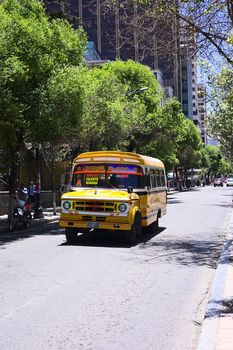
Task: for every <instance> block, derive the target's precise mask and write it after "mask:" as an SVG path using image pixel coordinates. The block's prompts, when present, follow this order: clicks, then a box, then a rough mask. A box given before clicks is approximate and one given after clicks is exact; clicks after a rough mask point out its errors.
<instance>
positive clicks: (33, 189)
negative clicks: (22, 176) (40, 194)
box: [28, 181, 36, 205]
mask: <svg viewBox="0 0 233 350" xmlns="http://www.w3.org/2000/svg"><path fill="white" fill-rule="evenodd" d="M35 195H36V185H35V184H34V182H33V181H30V185H29V188H28V197H29V201H30V203H31V204H33V205H34V204H35Z"/></svg>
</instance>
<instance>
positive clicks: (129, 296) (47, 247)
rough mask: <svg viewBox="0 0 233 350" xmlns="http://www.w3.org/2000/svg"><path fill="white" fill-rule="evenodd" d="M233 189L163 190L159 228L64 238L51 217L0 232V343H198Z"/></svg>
mask: <svg viewBox="0 0 233 350" xmlns="http://www.w3.org/2000/svg"><path fill="white" fill-rule="evenodd" d="M232 195H233V190H232V189H231V188H225V187H224V188H213V187H204V188H200V189H197V190H194V191H189V192H183V193H177V194H173V195H170V196H169V200H168V202H169V204H168V214H167V215H166V217H164V218H163V219H162V220H161V221H160V230H159V233H158V234H157V235H153V234H147V235H143V236H142V237H141V238H140V239H139V240H138V241H137V244H136V245H134V246H132V247H128V246H126V245H124V243H123V241H121V240H120V239H119V237H109V236H108V235H104V236H96V235H94V236H80V237H79V239H78V242H77V244H76V245H67V244H66V243H65V237H64V234H63V230H60V229H59V228H58V227H57V224H56V223H50V224H48V225H47V226H42V227H39V226H38V225H36V226H34V227H32V228H31V230H30V231H29V232H28V233H27V234H25V233H24V232H23V231H22V230H19V231H17V232H15V233H11V234H5V235H1V237H0V349H1V350H19V349H20V350H29V349H30V350H31V349H34V350H41V349H43V350H47V349H52V350H55V349H56V350H57V349H62V350H74V349H75V350H81V349H82V350H119V349H124V350H194V349H196V346H197V343H198V338H199V334H200V331H201V325H202V321H203V317H204V313H205V308H206V303H207V301H208V297H209V290H210V286H211V282H212V280H213V277H214V273H215V268H216V264H217V262H218V257H219V255H220V252H221V249H222V246H223V242H224V237H225V233H226V232H225V231H226V225H227V223H228V221H229V219H230V214H231V210H232V207H231V204H232Z"/></svg>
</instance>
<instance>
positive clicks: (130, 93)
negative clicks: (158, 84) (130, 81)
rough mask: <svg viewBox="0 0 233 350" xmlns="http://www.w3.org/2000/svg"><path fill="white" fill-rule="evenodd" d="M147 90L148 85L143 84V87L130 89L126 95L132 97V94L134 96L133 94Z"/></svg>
mask: <svg viewBox="0 0 233 350" xmlns="http://www.w3.org/2000/svg"><path fill="white" fill-rule="evenodd" d="M147 90H148V87H147V86H144V87H142V88H140V89H137V90H133V91H130V92H129V93H128V94H127V95H128V96H129V97H132V96H134V95H139V94H141V93H143V92H145V91H147Z"/></svg>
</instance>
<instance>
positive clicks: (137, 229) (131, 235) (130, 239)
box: [125, 212, 142, 243]
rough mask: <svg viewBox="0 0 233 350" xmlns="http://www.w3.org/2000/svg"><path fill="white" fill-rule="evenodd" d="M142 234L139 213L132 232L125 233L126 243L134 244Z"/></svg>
mask: <svg viewBox="0 0 233 350" xmlns="http://www.w3.org/2000/svg"><path fill="white" fill-rule="evenodd" d="M141 232H142V225H141V214H140V213H139V212H137V214H136V215H135V218H134V223H133V225H132V228H131V230H130V231H125V241H126V242H127V243H134V242H135V240H136V236H139V235H140V234H141Z"/></svg>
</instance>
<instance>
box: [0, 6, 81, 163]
mask: <svg viewBox="0 0 233 350" xmlns="http://www.w3.org/2000/svg"><path fill="white" fill-rule="evenodd" d="M85 43H86V39H85V35H84V33H83V31H82V30H81V29H79V30H77V31H75V30H73V29H72V28H71V26H70V24H68V22H65V21H61V20H51V21H50V20H49V18H48V17H47V16H46V13H45V10H44V8H43V6H42V3H41V1H39V0H20V1H17V0H4V1H2V3H1V4H0V112H1V113H0V146H1V148H2V149H3V150H4V154H5V155H6V157H5V160H7V161H8V166H9V167H10V168H12V167H15V165H17V164H18V162H19V161H20V160H21V158H22V155H23V151H24V148H25V143H26V142H31V141H34V140H35V139H36V138H37V136H38V135H40V133H41V135H45V134H46V135H47V128H48V124H47V122H45V120H44V119H43V116H42V114H41V112H40V110H39V105H41V103H42V101H43V98H41V96H43V95H45V94H46V93H45V91H46V90H50V94H51V90H52V88H51V86H52V81H51V80H50V79H51V78H52V77H54V76H55V75H56V72H57V71H58V72H59V74H61V73H60V70H61V69H63V68H66V67H67V66H77V65H79V64H80V62H81V61H82V56H83V51H84V48H85ZM48 81H49V84H50V85H49V86H48V87H46V84H47V82H48ZM53 91H54V89H53ZM54 94H55V92H54ZM47 96H49V93H47ZM53 98H54V100H53V103H55V102H56V99H55V97H54V95H53ZM47 106H48V103H47ZM69 106H70V104H69V103H68V104H67V109H69ZM44 109H45V106H44ZM71 109H72V111H73V110H74V108H73V105H72V104H71ZM51 110H52V107H51V108H50V112H51ZM54 110H55V108H54ZM46 114H47V112H46ZM71 114H72V113H71V112H70V113H68V112H67V114H66V117H67V118H68V115H69V116H70V115H71ZM78 116H79V115H76V117H77V118H78ZM50 117H51V113H50ZM54 118H55V116H53V120H54ZM72 118H74V117H73V116H72ZM66 121H67V119H66ZM63 124H64V123H63ZM35 126H36V127H35ZM50 126H51V124H50ZM55 126H57V128H59V129H56V130H55ZM60 126H61V124H60V122H58V123H56V125H54V126H53V130H52V131H51V132H50V136H51V137H52V133H53V132H54V135H55V136H56V137H57V136H58V134H59V133H60V135H61V134H62V129H61V128H60ZM38 127H39V128H40V129H38Z"/></svg>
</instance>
